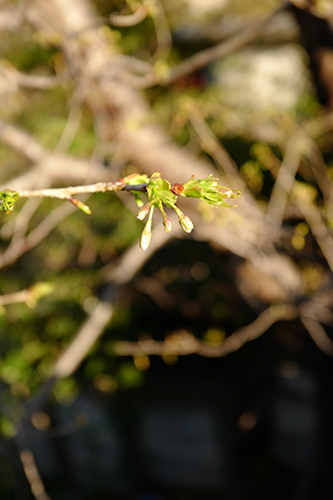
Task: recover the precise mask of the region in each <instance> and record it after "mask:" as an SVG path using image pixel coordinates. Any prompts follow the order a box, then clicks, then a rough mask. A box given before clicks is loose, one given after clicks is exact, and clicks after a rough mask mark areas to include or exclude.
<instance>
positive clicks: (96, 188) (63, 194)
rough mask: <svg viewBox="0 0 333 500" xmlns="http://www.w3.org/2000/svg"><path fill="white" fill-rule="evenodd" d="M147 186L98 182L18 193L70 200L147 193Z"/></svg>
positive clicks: (28, 196) (24, 190) (20, 192)
mask: <svg viewBox="0 0 333 500" xmlns="http://www.w3.org/2000/svg"><path fill="white" fill-rule="evenodd" d="M146 186H147V184H138V185H127V184H124V183H123V182H121V181H115V182H97V184H90V185H87V186H70V187H65V188H50V189H18V190H17V191H16V192H17V194H18V195H19V197H20V198H58V199H59V200H68V199H69V198H70V197H71V196H73V194H82V193H90V194H91V193H106V192H109V191H140V192H142V193H144V192H145V191H146Z"/></svg>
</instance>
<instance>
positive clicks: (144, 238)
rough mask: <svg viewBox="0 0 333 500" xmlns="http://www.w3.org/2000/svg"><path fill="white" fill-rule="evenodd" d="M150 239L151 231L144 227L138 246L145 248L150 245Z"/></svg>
mask: <svg viewBox="0 0 333 500" xmlns="http://www.w3.org/2000/svg"><path fill="white" fill-rule="evenodd" d="M150 240H151V231H149V230H148V229H146V228H145V229H144V230H143V231H142V234H141V241H140V247H141V248H142V250H147V248H148V247H149V245H150Z"/></svg>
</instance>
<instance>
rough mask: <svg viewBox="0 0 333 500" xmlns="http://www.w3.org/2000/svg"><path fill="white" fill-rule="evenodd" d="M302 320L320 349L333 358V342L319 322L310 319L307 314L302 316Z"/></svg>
mask: <svg viewBox="0 0 333 500" xmlns="http://www.w3.org/2000/svg"><path fill="white" fill-rule="evenodd" d="M300 319H301V321H302V323H303V325H304V326H305V328H306V329H307V331H308V332H309V334H310V335H311V338H312V340H313V341H314V343H315V344H316V345H317V346H318V347H319V349H321V350H322V351H323V352H324V353H326V354H328V355H329V356H333V342H332V340H331V339H330V338H329V336H328V335H327V333H326V331H325V329H324V327H323V326H322V325H321V324H320V323H319V321H317V320H316V319H314V318H309V317H308V316H307V315H306V314H301V315H300Z"/></svg>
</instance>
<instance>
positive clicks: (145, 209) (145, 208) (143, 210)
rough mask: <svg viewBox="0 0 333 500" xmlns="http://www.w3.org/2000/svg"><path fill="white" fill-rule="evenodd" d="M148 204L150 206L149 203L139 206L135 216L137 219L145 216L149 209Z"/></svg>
mask: <svg viewBox="0 0 333 500" xmlns="http://www.w3.org/2000/svg"><path fill="white" fill-rule="evenodd" d="M150 206H151V203H146V204H145V205H143V206H142V207H141V208H140V210H139V212H138V215H137V216H136V218H137V219H139V220H143V219H144V218H145V217H146V216H147V214H148V212H149V209H150Z"/></svg>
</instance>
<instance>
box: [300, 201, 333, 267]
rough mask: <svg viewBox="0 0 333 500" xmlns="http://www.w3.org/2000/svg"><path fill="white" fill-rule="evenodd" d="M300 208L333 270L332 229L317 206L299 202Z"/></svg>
mask: <svg viewBox="0 0 333 500" xmlns="http://www.w3.org/2000/svg"><path fill="white" fill-rule="evenodd" d="M297 206H298V209H299V210H300V212H301V213H302V214H303V215H304V218H305V220H306V222H307V223H308V224H309V226H310V229H311V232H312V234H313V236H314V237H315V239H316V241H317V243H318V246H319V248H320V250H321V251H322V253H323V255H324V257H325V259H326V261H327V264H328V265H329V267H330V269H331V271H333V237H332V235H331V234H330V230H329V229H328V227H327V226H326V225H325V222H324V221H323V219H322V217H321V215H320V212H319V210H318V209H317V208H316V207H315V206H310V205H309V206H304V204H301V203H298V204H297Z"/></svg>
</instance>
